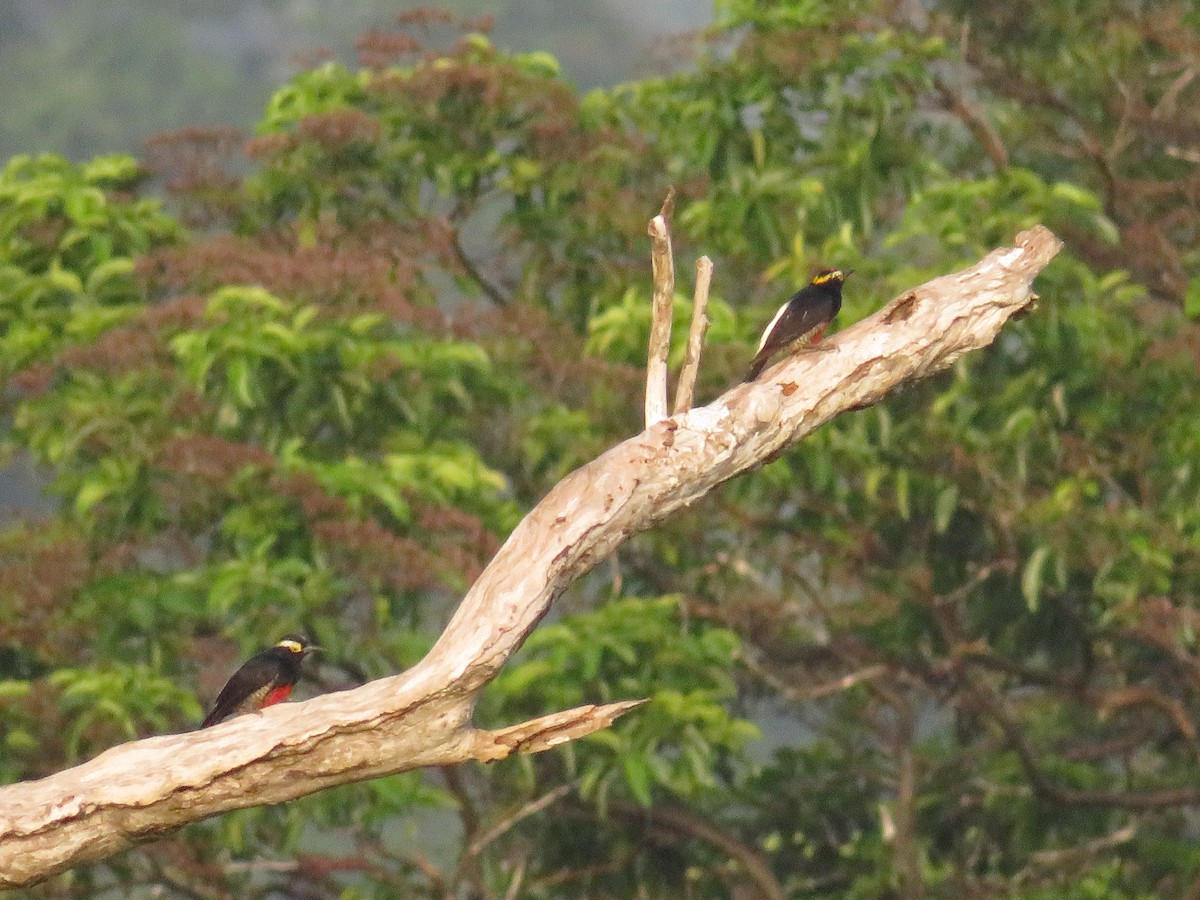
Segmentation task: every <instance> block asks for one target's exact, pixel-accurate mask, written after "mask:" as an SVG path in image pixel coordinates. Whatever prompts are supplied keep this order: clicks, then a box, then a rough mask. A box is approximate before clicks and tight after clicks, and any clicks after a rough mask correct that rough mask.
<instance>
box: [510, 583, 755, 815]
mask: <svg viewBox="0 0 1200 900" xmlns="http://www.w3.org/2000/svg"><path fill="white" fill-rule="evenodd" d="M677 609H678V600H677V599H676V598H670V597H664V598H661V599H658V600H639V599H634V598H628V597H627V598H623V599H621V600H618V601H614V602H611V603H608V604H606V605H605V606H603V607H601V608H600V609H598V610H596V611H595V612H591V613H584V614H580V615H574V616H567V617H565V618H564V619H563V620H562V621H560V622H555V623H553V624H550V625H545V626H543V627H542V628H540V629H538V631H536V632H535V633H534V634H533V635H531V636H530V639H529V640H528V641H527V642H526V644H525V647H524V649H523V651H522V653H521V656H520V658H519V659H518V660H517V661H515V662H514V664H513V665H511V666H510V667H509V668H508V670H506V671H505V672H504V673H503V674H502V675H501V676H500V677H499V678H498V679H497V680H496V682H495V683H494V685H493V686H492V688H491V692H492V693H493V694H495V695H497V696H498V699H497V700H496V701H495V702H496V703H498V704H499V706H498V709H496V710H494V711H489V713H490V714H491V715H496V716H503V717H505V718H513V719H518V718H524V717H529V716H531V715H534V714H536V713H537V711H539V710H544V709H568V708H570V707H572V706H580V705H582V704H584V703H607V702H611V701H613V700H617V699H621V698H627V697H645V698H648V699H649V700H650V703H649V705H648V706H646V707H644V708H643V710H642V711H641V712H640V713H639V714H638V715H636V716H632V715H631V716H629V717H627V718H626V719H624V720H622V721H621V722H619V723H618V724H617V725H616V726H615V727H613V728H611V729H607V730H605V731H601V732H597V733H595V734H592V735H590V736H589V737H588V738H587V739H586V740H585V741H583V742H582V743H581V745H580V746H579V747H577V748H574V749H575V752H574V753H573V761H572V767H573V768H574V769H576V770H577V771H578V772H579V777H580V786H581V788H580V789H581V792H582V793H583V795H584V796H585V797H597V798H598V800H599V802H601V803H603V798H604V797H605V796H607V794H608V791H609V785H610V784H611V782H612V781H613V779H614V777H616V778H619V779H620V780H621V781H622V782H623V786H624V790H625V791H627V792H628V793H629V794H630V795H631V796H632V797H633V798H634V799H635V800H636V801H637V802H638V803H641V804H642V805H644V806H649V805H650V803H651V800H652V794H653V792H655V791H665V792H667V793H669V794H675V795H677V796H682V797H689V796H693V797H694V796H697V795H700V794H702V793H703V792H704V790H705V789H708V788H712V787H715V784H716V782H715V778H714V775H713V768H714V765H715V764H716V763H717V761H718V760H719V759H720V758H722V757H723V756H725V755H727V754H730V753H737V752H738V751H740V750H742V749H743V748H744V746H745V745H746V743H747V742H748V741H750V740H753V739H754V738H755V737H757V736H758V729H757V728H756V727H755V726H754V725H753V724H751V723H749V722H746V721H744V720H740V719H737V718H734V717H732V716H731V715H730V714H729V712H728V711H727V710H726V708H725V706H724V701H727V700H728V699H729V698H731V697H732V696H734V693H735V685H734V682H733V679H732V678H731V675H730V665H731V663H732V661H733V659H734V656H735V654H736V651H737V647H738V639H737V637H736V635H734V634H733V633H732V632H730V631H728V630H726V629H723V628H706V627H702V628H696V627H694V626H693V627H689V626H687V625H685V624H684V623H683V622H681V621H680V619H679V617H678V614H677Z"/></svg>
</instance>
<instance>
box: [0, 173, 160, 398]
mask: <svg viewBox="0 0 1200 900" xmlns="http://www.w3.org/2000/svg"><path fill="white" fill-rule="evenodd" d="M139 178H140V172H139V169H138V166H137V163H136V162H135V161H134V160H133V159H132V158H130V157H127V156H109V157H101V158H99V159H96V160H93V161H92V162H90V163H87V164H86V165H83V166H76V165H72V164H71V163H68V162H67V161H66V160H64V159H62V158H61V157H57V156H39V157H36V158H34V157H29V156H18V157H15V158H14V159H12V160H10V161H9V162H8V164H7V165H6V166H5V167H4V169H3V171H0V331H2V332H3V336H2V337H0V356H2V357H3V360H4V363H3V369H2V372H3V374H4V375H5V376H6V377H7V375H9V374H11V373H12V372H14V371H17V370H19V369H21V368H23V367H24V366H27V365H29V364H30V363H31V362H33V361H35V360H37V359H40V358H44V357H45V355H46V354H47V353H49V352H51V351H53V350H55V349H58V348H59V347H60V346H61V345H62V341H63V338H64V337H67V336H69V337H70V338H72V339H74V340H79V341H86V340H89V339H94V338H95V337H97V336H98V335H99V334H101V333H102V332H104V331H105V330H107V329H109V328H111V327H113V326H114V325H117V324H119V323H120V322H122V321H123V320H124V319H125V318H126V317H127V316H128V315H129V314H130V305H131V304H133V303H135V302H136V301H138V300H140V299H141V298H140V293H139V292H138V291H137V289H136V287H135V285H134V282H133V259H134V257H135V256H137V255H138V254H142V253H145V252H146V251H148V250H150V249H151V248H153V247H156V246H160V245H162V244H164V243H167V242H171V241H174V240H176V239H177V238H178V237H179V234H180V229H179V227H178V225H176V223H175V222H174V220H172V219H171V218H169V217H168V216H167V215H166V214H165V213H164V212H163V211H162V209H161V206H160V204H159V203H158V202H156V201H154V200H148V199H130V198H129V197H128V195H127V193H126V192H128V191H129V189H131V188H132V187H133V186H134V185H135V184H136V183H137V181H138V180H139Z"/></svg>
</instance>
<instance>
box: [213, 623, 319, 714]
mask: <svg viewBox="0 0 1200 900" xmlns="http://www.w3.org/2000/svg"><path fill="white" fill-rule="evenodd" d="M320 649H321V648H320V647H317V646H314V645H313V644H310V643H309V642H308V639H307V638H304V637H301V636H300V635H298V634H289V635H287V636H286V637H284V638H283V639H282V640H280V641H279V643H277V644H276V645H275V646H274V647H269V648H267V649H266V650H263V651H262V652H260V653H256V654H254V655H253V656H252V657H250V658H249V659H248V660H246V661H245V662H244V663H242V667H241V668H240V669H238V670H237V671H236V672H234V673H233V676H232V677H231V678H230V679H229V680H228V681H227V682H225V687H223V688H221V693H219V694H218V695H217V702H216V703H214V704H213V707H212V710H211V711H210V712H209V714H208V715H207V716H205V717H204V721H203V722H201V723H200V727H201V728H208V727H209V726H211V725H216V724H217V723H218V722H223V721H225V720H226V719H228V718H229V717H230V716H240V715H242V714H243V713H249V712H257V711H258V710H260V709H266V708H267V707H268V706H273V705H274V704H276V703H282V702H283V701H284V700H286V699H287V698H288V697H289V696H290V695H291V693H292V688H293V687H295V686H296V682H297V681H299V680H300V665H301V663H303V662H304V660H305V659H306V658H307V657H308V656H309V655H310V654H311V653H312V652H313V651H314V650H320Z"/></svg>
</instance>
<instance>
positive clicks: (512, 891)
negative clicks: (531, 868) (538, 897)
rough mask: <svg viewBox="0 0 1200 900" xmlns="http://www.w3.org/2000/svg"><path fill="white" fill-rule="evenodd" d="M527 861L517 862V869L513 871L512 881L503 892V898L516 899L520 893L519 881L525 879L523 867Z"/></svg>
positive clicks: (524, 867)
mask: <svg viewBox="0 0 1200 900" xmlns="http://www.w3.org/2000/svg"><path fill="white" fill-rule="evenodd" d="M526 868H527V861H526V860H524V859H523V860H521V861H520V862H519V863H517V871H516V872H514V873H513V878H512V881H510V882H509V884H508V890H507V891H505V892H504V900H517V897H518V896H519V895H520V893H521V883H522V882H523V881H525V869H526Z"/></svg>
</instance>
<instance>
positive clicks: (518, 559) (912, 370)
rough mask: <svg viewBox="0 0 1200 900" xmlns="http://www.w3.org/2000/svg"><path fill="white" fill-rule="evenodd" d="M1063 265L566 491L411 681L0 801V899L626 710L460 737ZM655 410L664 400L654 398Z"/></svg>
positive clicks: (981, 274)
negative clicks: (546, 620) (510, 669)
mask: <svg viewBox="0 0 1200 900" xmlns="http://www.w3.org/2000/svg"><path fill="white" fill-rule="evenodd" d="M1060 246H1061V244H1060V242H1059V241H1058V239H1057V238H1055V237H1054V235H1053V234H1051V233H1050V232H1049V231H1048V230H1046V229H1045V228H1041V227H1038V228H1034V229H1032V230H1030V231H1026V232H1023V233H1021V234H1020V235H1018V236H1017V241H1016V246H1013V247H1006V248H1003V249H1000V250H996V251H994V252H992V253H991V254H989V255H988V256H987V257H986V258H985V259H984V260H982V261H981V262H979V263H978V264H976V265H974V266H972V267H970V268H968V269H965V270H963V271H961V272H958V273H956V274H953V275H947V276H944V277H942V278H937V279H935V280H933V281H931V282H929V283H928V284H925V285H922V286H921V287H918V288H915V289H913V290H910V291H907V292H906V293H905V294H903V295H902V296H901V297H899V298H897V299H896V300H894V301H892V302H891V303H889V304H888V305H887V306H885V307H884V308H883V309H881V310H880V311H879V312H877V313H875V314H874V315H872V316H869V317H868V318H867V319H865V320H864V321H862V322H859V323H858V324H856V325H854V326H852V327H850V328H847V329H846V330H844V331H842V332H841V333H839V334H838V335H837V336H836V337H835V338H833V341H832V343H833V344H834V345H836V347H837V349H838V350H839V351H840V352H838V353H808V354H798V355H796V356H793V357H791V358H788V359H786V360H784V361H783V362H782V363H780V364H779V365H776V366H775V367H774V368H772V369H771V370H770V371H769V372H768V373H767V374H766V375H765V376H763V377H762V378H760V379H759V380H758V381H756V382H754V383H753V384H744V385H739V386H737V387H735V388H733V389H732V390H730V391H729V392H727V393H726V394H725V395H724V396H722V397H720V398H718V399H717V400H716V401H715V402H714V403H711V404H710V405H708V406H705V407H700V408H698V409H693V410H690V411H689V412H687V413H683V414H681V415H678V416H674V417H672V418H669V419H664V420H663V421H661V422H658V423H657V424H655V425H652V426H650V427H649V428H647V429H646V430H645V431H644V432H642V433H641V434H639V435H637V436H635V437H632V438H630V439H629V440H627V441H624V442H623V443H621V444H619V445H617V446H615V447H613V448H612V449H611V450H609V451H608V452H607V453H605V454H603V455H602V456H600V457H599V458H597V459H595V460H593V461H592V462H590V463H588V464H587V465H585V466H582V467H581V468H579V469H577V470H576V471H575V472H573V473H571V474H570V475H568V476H567V477H566V478H564V479H563V480H562V481H561V482H560V483H559V484H558V485H557V486H556V487H555V488H554V489H553V490H551V491H550V492H549V493H548V494H547V495H546V497H545V498H544V499H543V500H542V502H541V503H539V504H538V505H537V507H535V508H534V509H533V510H532V511H531V512H530V513H529V515H528V516H526V517H525V519H524V521H522V522H521V524H520V525H518V526H517V528H516V529H515V530H514V531H513V533H512V534H511V535H510V536H509V538H508V540H507V541H506V542H505V544H504V546H503V547H502V548H501V549H500V551H499V552H498V553H497V554H496V557H495V558H494V559H493V560H492V562H491V564H490V565H489V566H488V567H487V569H486V570H485V571H484V572H483V574H482V575H481V576H480V577H479V579H478V580H477V581H476V582H475V584H474V586H473V587H472V588H471V590H470V592H469V593H468V594H467V595H466V597H465V598H464V599H463V602H462V604H461V605H460V606H459V609H458V611H457V612H456V614H455V616H454V618H453V619H452V620H451V622H450V624H449V625H448V626H447V628H446V630H445V632H444V633H443V634H442V636H441V638H440V639H439V640H438V642H437V644H436V645H435V646H434V648H433V649H432V650H431V651H430V653H429V655H428V656H426V658H425V659H424V660H422V661H421V662H420V663H418V664H417V665H416V666H415V667H414V668H412V669H410V670H409V671H407V672H405V673H403V674H401V675H396V676H392V677H390V678H383V679H380V680H378V681H373V682H370V683H369V684H366V685H363V686H362V687H360V688H356V689H355V690H352V691H344V692H341V693H337V694H327V695H324V696H321V697H317V698H314V699H312V700H309V701H306V702H304V703H293V704H280V705H278V706H273V707H271V708H269V709H267V710H265V711H264V712H263V713H262V714H261V715H251V716H243V717H241V718H239V719H234V720H233V721H231V722H228V723H225V724H223V725H219V726H217V727H215V728H211V729H207V730H205V731H200V732H194V733H190V734H182V735H167V736H163V737H155V738H150V739H147V740H142V741H136V742H133V743H129V744H124V745H122V746H119V747H115V748H113V749H112V750H109V751H108V752H106V753H104V754H102V755H100V756H98V757H97V758H96V759H93V760H91V761H90V762H87V763H84V764H83V765H80V766H76V767H74V768H72V769H68V770H66V771H63V772H59V773H57V774H55V775H52V776H49V777H48V778H43V779H41V780H40V781H34V782H27V783H22V784H15V785H9V786H7V787H4V788H0V887H11V886H19V885H25V884H30V883H33V882H35V881H38V880H40V879H43V878H46V877H48V876H50V875H52V874H54V873H56V872H60V871H62V870H64V869H67V868H69V867H71V866H75V865H79V864H81V863H84V862H88V861H90V860H95V859H100V858H102V857H105V856H108V855H110V854H112V853H115V852H117V851H119V850H121V849H124V848H126V847H129V846H131V845H133V844H136V843H139V842H142V841H147V840H151V839H153V838H155V837H159V836H161V835H163V834H165V833H167V832H170V831H171V830H173V829H176V828H179V827H180V826H182V825H184V824H186V823H188V822H194V821H197V820H199V819H203V818H205V817H207V816H212V815H216V814H217V813H221V812H225V811H227V810H231V809H238V808H242V807H246V806H258V805H262V804H269V803H279V802H282V801H285V800H290V799H292V798H295V797H300V796H304V795H306V794H311V793H313V792H315V791H318V790H321V789H322V788H326V787H332V786H334V785H338V784H346V783H348V782H353V781H362V780H364V779H367V778H375V777H378V776H381V775H389V774H393V773H395V772H402V771H406V770H409V769H414V768H419V767H425V766H444V765H452V764H454V763H459V762H463V761H465V760H472V759H473V760H483V761H488V760H493V759H500V758H502V757H504V756H506V755H508V754H510V753H513V752H535V751H538V750H542V749H546V748H548V747H551V746H554V745H555V744H558V743H561V742H563V741H567V740H571V739H574V738H576V737H579V736H581V735H583V734H587V733H589V732H591V731H594V730H596V729H598V728H603V727H605V726H606V725H608V724H609V723H610V722H611V721H612V720H613V719H614V718H616V717H617V716H618V715H620V714H621V713H623V712H625V711H626V710H628V709H629V708H630V707H631V706H632V705H635V704H631V703H615V704H608V705H606V706H600V707H590V706H589V707H581V708H579V709H575V710H570V711H567V712H563V713H557V714H554V715H550V716H544V717H542V718H540V719H537V720H535V721H534V722H528V723H524V724H521V725H517V726H514V727H512V728H507V729H503V730H500V731H481V730H477V729H475V728H473V727H472V726H471V724H470V720H471V714H472V711H473V709H474V705H475V700H476V697H477V696H478V693H479V691H480V690H481V689H482V688H483V686H484V685H485V684H487V682H488V681H490V680H491V679H492V678H493V677H494V676H495V675H496V673H497V672H498V671H499V669H500V667H501V666H502V665H503V664H504V662H505V660H507V659H508V657H509V656H510V655H511V654H512V653H513V651H514V650H516V649H517V648H518V647H519V646H520V645H521V643H522V641H523V640H524V639H525V636H526V635H527V634H528V633H529V632H530V631H531V630H532V629H533V627H534V626H535V625H536V624H537V623H538V621H539V620H540V619H541V617H542V616H543V615H545V614H546V611H547V610H548V609H549V606H550V604H551V603H552V602H553V601H554V599H555V598H556V597H558V596H559V594H561V593H562V592H563V591H564V590H565V589H566V588H567V586H568V585H570V584H571V582H573V581H574V580H575V579H576V578H578V577H579V576H580V575H582V574H583V573H584V572H586V571H588V570H589V569H590V568H592V566H594V565H595V564H596V563H597V562H599V561H601V560H603V559H604V558H605V557H606V556H607V555H608V554H609V553H611V552H612V551H613V550H614V549H615V548H616V547H617V546H618V545H620V544H621V542H622V541H624V540H626V539H627V538H628V537H629V536H630V535H632V534H636V533H637V532H640V531H643V530H645V529H647V528H649V527H651V526H652V525H654V524H655V523H656V522H659V521H661V520H663V519H665V518H666V517H668V516H670V515H672V514H673V513H675V512H677V511H679V510H681V509H683V508H684V507H686V506H688V505H689V504H691V503H694V502H695V501H696V500H698V499H699V498H701V497H703V496H704V495H705V494H706V493H708V492H709V491H711V490H712V489H713V488H714V487H716V486H717V485H719V484H721V483H722V482H724V481H728V480H729V479H731V478H733V477H735V476H737V475H739V474H741V473H743V472H746V471H748V470H750V469H753V468H755V467H756V466H759V465H761V464H762V463H764V462H765V461H767V460H769V459H771V458H772V457H774V456H775V455H777V454H778V453H780V452H782V451H783V450H785V449H786V448H787V447H789V446H790V445H792V444H794V443H796V442H797V441H798V440H800V439H801V438H803V437H804V436H805V435H807V434H808V433H809V432H811V431H812V430H813V429H815V428H817V427H818V426H820V425H821V424H823V423H824V422H827V421H829V420H830V419H832V418H833V417H834V416H836V415H838V414H840V413H842V412H845V411H847V410H851V409H856V408H859V407H863V406H867V405H869V404H872V403H875V402H877V401H878V400H879V399H881V398H882V397H883V396H884V395H886V394H887V393H888V392H889V391H890V390H892V389H893V388H895V387H896V386H897V385H900V384H903V383H905V382H908V381H912V380H914V379H916V378H920V377H923V376H925V375H928V374H930V373H932V372H936V371H938V370H939V369H943V368H945V367H946V366H948V365H950V364H951V363H953V362H954V361H955V360H957V359H958V358H960V357H961V356H963V354H965V353H967V352H969V351H971V350H975V349H978V348H980V347H984V346H986V345H987V344H989V343H990V342H991V341H992V340H993V339H994V338H995V337H996V335H997V333H998V332H999V331H1000V328H1001V327H1002V326H1003V325H1004V323H1005V322H1006V321H1007V320H1008V318H1009V317H1010V316H1011V315H1013V313H1015V312H1018V311H1019V310H1021V309H1023V308H1025V306H1026V305H1027V304H1028V303H1029V302H1030V300H1031V298H1032V291H1031V285H1032V282H1033V279H1034V276H1035V275H1037V273H1038V272H1039V271H1041V269H1042V268H1043V267H1044V266H1045V265H1046V264H1047V263H1048V262H1049V261H1050V259H1051V258H1053V256H1054V255H1055V254H1056V253H1057V252H1058V250H1059V247H1060ZM664 402H665V396H664Z"/></svg>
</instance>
